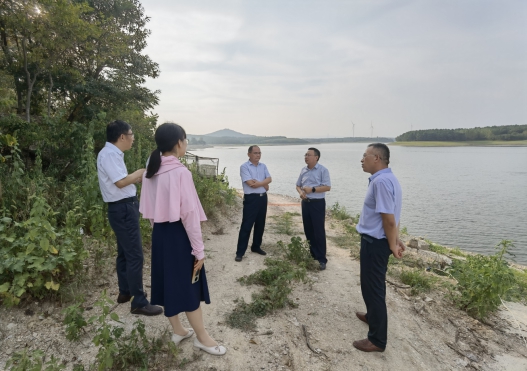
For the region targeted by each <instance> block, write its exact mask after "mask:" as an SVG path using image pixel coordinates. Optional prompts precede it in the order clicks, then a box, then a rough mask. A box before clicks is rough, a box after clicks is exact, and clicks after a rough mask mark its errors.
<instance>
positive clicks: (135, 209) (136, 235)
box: [108, 200, 148, 308]
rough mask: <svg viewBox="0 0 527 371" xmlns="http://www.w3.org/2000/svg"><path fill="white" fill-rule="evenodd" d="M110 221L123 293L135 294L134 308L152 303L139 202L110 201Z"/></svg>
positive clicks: (118, 276) (118, 277)
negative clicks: (146, 280) (145, 273)
mask: <svg viewBox="0 0 527 371" xmlns="http://www.w3.org/2000/svg"><path fill="white" fill-rule="evenodd" d="M108 220H109V222H110V226H111V227H112V229H113V231H114V233H115V237H117V259H116V268H117V280H118V282H119V292H120V293H121V294H124V295H131V296H133V297H134V298H133V300H132V308H138V307H144V306H145V305H147V304H148V300H146V298H145V293H144V291H143V244H142V242H141V231H140V229H139V202H138V201H137V200H136V201H132V202H125V203H119V204H108Z"/></svg>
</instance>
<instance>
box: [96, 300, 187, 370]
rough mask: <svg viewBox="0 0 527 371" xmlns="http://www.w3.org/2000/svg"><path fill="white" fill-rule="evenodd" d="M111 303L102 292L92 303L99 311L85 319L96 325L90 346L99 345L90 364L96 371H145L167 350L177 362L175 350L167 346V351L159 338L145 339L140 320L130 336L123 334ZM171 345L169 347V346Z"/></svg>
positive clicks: (176, 350)
mask: <svg viewBox="0 0 527 371" xmlns="http://www.w3.org/2000/svg"><path fill="white" fill-rule="evenodd" d="M112 305H113V302H112V301H111V300H110V299H109V298H108V296H107V295H106V291H104V292H103V294H102V295H101V297H100V299H99V300H98V301H97V302H96V303H95V306H96V307H98V308H99V309H100V311H101V313H100V314H99V315H95V316H93V317H91V318H90V319H89V321H88V322H89V323H91V324H93V325H95V326H96V330H95V336H94V338H93V340H92V341H93V343H94V344H95V345H96V346H99V351H98V352H97V355H96V357H95V358H96V362H95V364H94V365H93V366H94V367H95V368H96V369H97V370H98V371H103V370H130V369H139V370H145V371H146V370H148V369H149V368H150V367H152V366H153V365H155V364H156V357H157V355H158V354H159V353H161V352H162V351H163V353H164V352H165V351H167V350H168V353H169V354H170V355H171V356H172V358H173V359H177V356H178V354H179V350H178V349H177V348H175V347H173V345H174V344H173V343H171V342H170V343H169V345H168V349H166V347H165V344H164V342H163V340H162V339H160V338H152V339H149V338H148V336H147V335H146V327H145V324H144V322H143V321H142V320H140V319H138V320H137V321H135V322H134V324H133V327H132V330H131V331H130V333H125V330H124V328H123V327H121V326H119V325H114V323H115V322H117V323H119V324H121V323H122V322H120V321H119V316H118V315H117V313H114V312H112V307H111V306H112ZM170 344H172V345H170Z"/></svg>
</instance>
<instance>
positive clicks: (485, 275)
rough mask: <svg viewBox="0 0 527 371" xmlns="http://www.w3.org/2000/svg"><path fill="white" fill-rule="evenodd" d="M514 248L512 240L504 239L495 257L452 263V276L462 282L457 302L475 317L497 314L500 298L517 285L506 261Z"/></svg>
mask: <svg viewBox="0 0 527 371" xmlns="http://www.w3.org/2000/svg"><path fill="white" fill-rule="evenodd" d="M512 246H513V245H512V242H511V241H509V240H503V241H501V242H500V243H499V244H498V245H497V246H496V249H497V250H498V251H497V253H496V254H494V255H492V256H484V255H469V256H467V258H466V260H459V261H454V263H453V264H452V268H451V269H450V273H451V274H452V276H453V277H455V278H456V279H457V281H458V285H457V289H458V291H459V294H460V295H457V296H454V302H455V303H456V304H457V305H458V306H459V307H460V308H461V309H463V310H465V311H467V313H468V314H470V315H471V316H474V317H476V318H485V317H486V316H487V315H488V314H489V313H491V312H493V311H495V310H496V309H497V308H498V307H499V306H500V304H501V299H500V298H503V297H505V295H506V294H507V293H508V292H509V290H511V289H512V288H513V286H514V285H515V277H514V273H513V271H512V269H511V268H510V267H509V265H508V263H507V262H506V261H505V259H504V258H503V256H504V255H505V254H506V253H508V250H509V249H510V248H511V247H512Z"/></svg>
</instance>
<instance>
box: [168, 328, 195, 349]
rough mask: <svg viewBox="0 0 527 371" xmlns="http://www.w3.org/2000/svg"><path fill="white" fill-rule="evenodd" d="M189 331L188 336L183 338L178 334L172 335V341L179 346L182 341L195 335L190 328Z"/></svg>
mask: <svg viewBox="0 0 527 371" xmlns="http://www.w3.org/2000/svg"><path fill="white" fill-rule="evenodd" d="M187 330H188V334H186V335H185V336H181V335H178V334H172V341H173V342H174V344H176V345H178V344H179V343H181V341H182V340H185V339H188V338H189V337H191V336H192V335H194V330H193V329H191V328H188V329H187Z"/></svg>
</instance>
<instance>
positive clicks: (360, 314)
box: [355, 312, 368, 323]
mask: <svg viewBox="0 0 527 371" xmlns="http://www.w3.org/2000/svg"><path fill="white" fill-rule="evenodd" d="M355 315H356V316H357V318H358V319H360V320H361V321H362V322H364V323H368V319H367V318H366V313H364V312H355Z"/></svg>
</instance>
